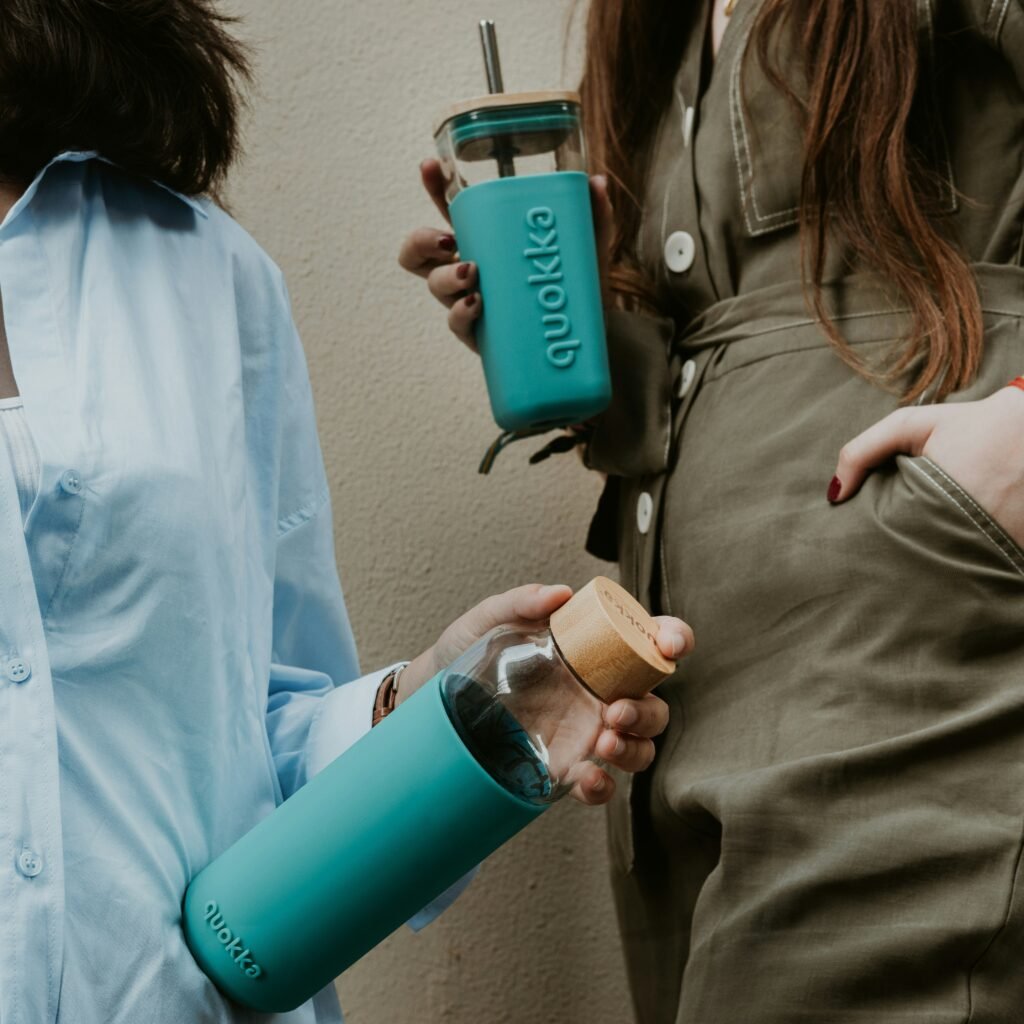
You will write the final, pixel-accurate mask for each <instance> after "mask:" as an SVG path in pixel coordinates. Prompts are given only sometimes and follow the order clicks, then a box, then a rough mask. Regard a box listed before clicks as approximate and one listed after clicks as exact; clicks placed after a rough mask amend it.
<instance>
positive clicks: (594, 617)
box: [550, 576, 676, 704]
mask: <svg viewBox="0 0 1024 1024" xmlns="http://www.w3.org/2000/svg"><path fill="white" fill-rule="evenodd" d="M550 628H551V635H552V636H553V637H554V638H555V643H556V644H557V645H558V649H559V651H560V652H561V654H562V657H563V658H564V659H565V661H566V663H567V664H568V665H569V667H570V668H571V669H572V670H573V672H575V673H576V675H577V676H578V677H579V678H580V679H581V680H582V682H583V683H584V684H585V685H586V686H587V687H588V689H590V690H591V691H593V692H594V693H595V694H596V695H597V696H598V697H600V698H601V700H603V701H604V702H605V703H607V704H611V703H612V702H613V701H616V700H619V699H620V698H622V697H632V698H634V699H639V698H641V697H643V696H644V695H645V694H647V693H649V692H650V691H651V690H653V689H654V687H655V686H657V685H658V683H660V682H661V681H662V680H663V679H664V678H665V677H666V676H668V675H671V674H672V673H673V672H674V671H675V667H676V664H675V662H674V661H670V660H669V659H668V658H666V657H664V655H662V653H661V652H660V651H659V650H658V646H657V643H656V642H655V641H656V637H657V635H658V624H657V623H656V622H655V621H654V619H653V618H651V616H650V615H649V614H648V613H647V611H646V610H645V609H644V608H643V606H642V605H641V604H640V602H639V601H637V600H636V599H635V598H633V597H632V596H631V595H630V594H628V593H627V592H626V591H625V590H623V589H622V587H620V586H619V585H618V584H617V583H613V582H612V581H611V580H610V579H608V578H607V577H605V576H597V577H595V578H594V579H592V580H591V581H590V582H589V583H588V584H587V585H586V586H585V587H584V588H583V589H582V590H580V591H578V592H577V593H575V594H573V596H572V597H571V598H569V600H568V601H566V603H565V604H564V605H562V607H561V608H559V609H558V610H557V611H556V612H555V613H554V615H552V616H551V625H550Z"/></svg>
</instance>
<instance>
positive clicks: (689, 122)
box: [683, 107, 696, 148]
mask: <svg viewBox="0 0 1024 1024" xmlns="http://www.w3.org/2000/svg"><path fill="white" fill-rule="evenodd" d="M695 114H696V111H695V110H694V109H693V107H687V108H686V112H685V113H684V114H683V145H684V146H686V147H687V148H689V145H690V139H692V138H693V118H694V116H695Z"/></svg>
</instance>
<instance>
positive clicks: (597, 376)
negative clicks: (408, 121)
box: [434, 22, 611, 432]
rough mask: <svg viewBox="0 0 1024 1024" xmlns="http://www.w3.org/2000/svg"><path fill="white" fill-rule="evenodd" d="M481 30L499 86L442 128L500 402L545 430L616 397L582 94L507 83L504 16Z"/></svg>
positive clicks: (509, 415) (488, 373) (505, 414)
mask: <svg viewBox="0 0 1024 1024" xmlns="http://www.w3.org/2000/svg"><path fill="white" fill-rule="evenodd" d="M481 29H482V34H483V38H484V54H485V58H486V61H487V68H488V80H489V84H490V87H491V93H492V94H491V95H489V96H485V97H481V98H479V99H475V100H469V101H467V102H464V103H459V104H457V105H456V106H455V107H454V108H452V109H451V110H450V111H449V112H448V113H447V114H446V115H445V117H444V118H443V119H442V120H441V122H440V123H439V124H438V125H437V127H436V129H435V133H434V136H435V141H436V143H437V149H438V154H439V157H440V161H441V168H442V172H443V174H444V177H445V182H446V195H447V199H448V203H449V211H450V214H451V219H452V225H453V227H454V228H455V237H456V240H457V243H458V247H459V254H460V258H461V259H463V260H469V261H472V262H473V263H475V264H476V265H477V269H478V274H479V283H480V294H481V297H482V299H483V313H482V315H481V318H480V319H479V320H478V321H477V326H476V331H477V333H476V337H477V342H478V345H479V349H480V356H481V359H482V362H483V369H484V377H485V379H486V381H487V390H488V394H489V397H490V400H491V410H492V412H493V414H494V418H495V420H496V422H497V423H498V425H499V426H501V427H502V428H503V429H505V430H507V431H529V432H540V431H543V430H546V429H551V428H555V427H563V426H568V425H569V424H572V423H579V422H582V421H583V420H585V419H587V418H588V417H591V416H595V415H597V413H599V412H601V411H602V410H603V409H604V408H605V407H606V406H607V405H608V403H609V401H610V400H611V380H610V377H609V373H608V351H607V344H606V341H605V333H604V316H603V311H602V305H601V281H600V276H599V270H598V259H597V248H596V244H595V240H594V228H593V215H592V211H591V204H590V186H589V180H588V177H587V165H586V152H585V148H584V139H583V130H582V124H581V117H580V98H579V95H578V94H576V93H572V92H533V93H504V92H502V91H501V72H500V68H499V66H498V60H497V49H496V44H495V43H494V37H493V24H492V23H490V22H484V23H483V24H482V25H481Z"/></svg>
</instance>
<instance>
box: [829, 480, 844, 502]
mask: <svg viewBox="0 0 1024 1024" xmlns="http://www.w3.org/2000/svg"><path fill="white" fill-rule="evenodd" d="M842 489H843V481H842V480H840V479H839V477H837V476H834V477H832V482H831V483H830V484H829V485H828V500H829V501H830V502H832V504H833V505H834V504H835V503H836V502H837V501H838V500H839V492H840V491H841V490H842Z"/></svg>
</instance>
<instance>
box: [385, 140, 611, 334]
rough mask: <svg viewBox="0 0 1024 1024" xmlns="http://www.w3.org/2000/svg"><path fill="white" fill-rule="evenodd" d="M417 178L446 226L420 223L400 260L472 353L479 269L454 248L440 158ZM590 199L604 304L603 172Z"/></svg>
mask: <svg viewBox="0 0 1024 1024" xmlns="http://www.w3.org/2000/svg"><path fill="white" fill-rule="evenodd" d="M420 178H421V179H422V181H423V187H424V189H425V190H426V192H427V195H428V196H430V198H431V200H432V201H433V203H434V205H435V206H436V207H437V209H438V211H439V212H440V214H441V216H442V217H443V218H444V219H445V221H446V222H447V224H448V229H438V228H428V227H422V228H416V229H415V230H413V231H411V232H410V233H409V234H408V235H407V236H406V238H405V240H404V242H403V243H402V248H401V250H400V252H399V255H398V262H399V264H400V266H401V267H402V268H403V269H405V270H408V271H409V273H411V274H416V275H417V276H418V277H422V278H424V279H425V280H426V282H427V288H428V289H429V290H430V294H431V295H433V296H434V298H435V299H437V301H438V302H440V303H441V305H442V306H444V307H445V308H446V309H447V310H448V328H449V330H450V331H451V332H452V334H454V335H455V337H456V338H458V339H459V341H461V342H462V343H463V344H464V345H466V346H467V347H468V348H469V349H470V350H471V351H473V352H476V351H477V346H476V339H475V336H474V335H475V327H476V322H477V320H478V319H479V318H480V313H481V311H482V309H483V303H482V301H481V299H480V292H479V290H478V289H479V281H478V279H477V269H476V266H475V264H473V263H468V262H465V261H463V260H460V259H459V254H458V252H457V251H456V243H455V235H454V234H453V233H452V232H451V230H450V228H451V217H450V216H449V213H448V201H447V199H446V198H445V182H444V176H443V174H442V173H441V164H440V162H439V161H438V160H436V159H433V158H431V159H428V160H424V161H423V162H422V163H421V164H420ZM590 202H591V206H592V207H593V210H594V234H595V237H596V240H597V255H598V262H599V264H600V268H601V292H602V301H603V303H604V306H605V308H606V309H607V308H608V306H609V304H610V295H609V294H608V275H607V264H608V253H609V250H610V248H611V237H612V207H611V202H610V201H609V199H608V181H607V179H606V178H605V177H604V175H602V174H596V175H593V176H591V179H590Z"/></svg>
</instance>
